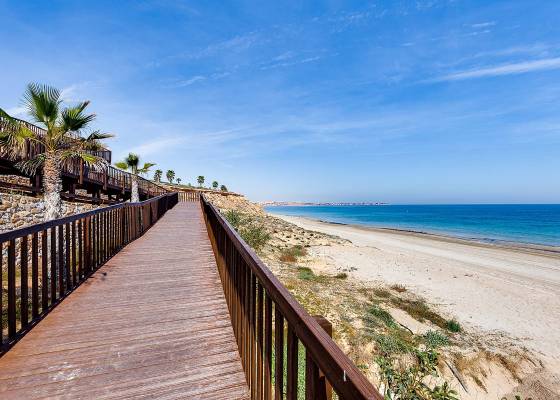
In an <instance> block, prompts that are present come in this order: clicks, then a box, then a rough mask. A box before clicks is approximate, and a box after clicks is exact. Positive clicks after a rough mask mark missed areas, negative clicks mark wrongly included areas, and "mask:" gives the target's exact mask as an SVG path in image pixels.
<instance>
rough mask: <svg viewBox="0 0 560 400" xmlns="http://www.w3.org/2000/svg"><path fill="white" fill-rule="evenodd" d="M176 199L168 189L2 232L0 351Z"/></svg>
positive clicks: (22, 333)
mask: <svg viewBox="0 0 560 400" xmlns="http://www.w3.org/2000/svg"><path fill="white" fill-rule="evenodd" d="M177 202H178V196H177V193H168V194H164V195H161V196H158V197H155V198H152V199H149V200H146V201H143V202H140V203H121V204H116V205H113V206H109V207H105V208H100V209H97V210H92V211H88V212H85V213H81V214H77V215H72V216H69V217H64V218H60V219H56V220H53V221H48V222H44V223H41V224H36V225H32V226H28V227H25V228H21V229H17V230H13V231H9V232H5V233H2V234H0V254H1V257H0V270H2V266H3V265H6V269H7V272H8V274H7V280H8V281H7V285H5V283H4V282H2V279H3V277H2V274H0V292H3V290H4V289H3V288H4V286H7V295H8V296H7V304H2V302H3V296H0V311H2V317H3V318H2V321H3V323H2V326H1V329H0V356H1V355H2V354H4V353H5V352H6V351H7V350H8V349H9V348H10V347H11V346H13V345H14V344H15V343H16V342H17V341H18V340H19V339H20V338H21V337H22V336H24V335H25V334H26V333H27V332H28V331H29V330H30V329H31V327H33V326H34V325H35V324H36V323H37V322H39V321H40V320H41V319H42V318H43V317H44V316H45V315H46V314H48V313H49V312H50V311H51V310H52V309H53V308H54V307H55V306H56V305H57V304H59V303H60V301H62V300H63V299H64V298H65V297H66V296H67V295H68V294H69V293H70V292H72V291H73V290H74V289H75V288H76V287H78V286H79V285H80V284H81V283H82V282H83V281H85V280H86V279H87V278H88V277H89V276H91V275H92V274H93V273H94V272H95V271H96V270H97V269H98V268H99V267H101V266H102V265H103V264H104V263H105V262H106V261H107V260H109V259H110V258H111V257H113V256H114V255H115V254H116V253H118V252H119V251H120V250H121V249H122V248H123V247H124V246H125V245H126V244H128V243H129V242H131V241H133V240H135V239H136V238H138V237H140V236H141V235H143V234H144V232H146V230H148V229H149V228H150V227H151V226H152V225H153V224H154V223H155V222H156V221H157V220H158V219H159V218H161V217H162V216H163V215H164V214H165V213H166V212H167V211H168V210H169V209H171V208H172V207H173V206H175V204H177ZM18 275H19V279H18ZM18 289H19V291H18ZM4 321H5V323H4ZM5 328H7V335H5V334H4V329H5Z"/></svg>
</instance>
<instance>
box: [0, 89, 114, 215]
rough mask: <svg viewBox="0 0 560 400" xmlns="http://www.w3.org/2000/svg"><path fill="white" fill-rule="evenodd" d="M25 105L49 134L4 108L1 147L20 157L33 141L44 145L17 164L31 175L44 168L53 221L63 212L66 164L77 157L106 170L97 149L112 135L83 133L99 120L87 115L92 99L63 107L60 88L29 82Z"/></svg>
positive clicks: (47, 206)
mask: <svg viewBox="0 0 560 400" xmlns="http://www.w3.org/2000/svg"><path fill="white" fill-rule="evenodd" d="M23 104H24V106H25V108H26V109H27V111H28V113H29V115H30V116H31V118H32V119H33V122H34V123H38V124H40V125H42V127H43V128H44V129H45V130H46V134H44V135H43V134H39V133H37V132H33V131H31V130H30V129H28V128H27V127H26V126H25V124H24V123H22V122H21V121H20V120H17V119H15V118H13V117H11V116H10V115H8V114H7V113H6V112H5V111H4V110H2V109H0V117H2V119H3V124H2V126H0V146H1V147H2V148H3V149H5V150H7V153H8V156H9V157H11V158H14V159H17V158H18V157H19V156H20V155H21V154H23V153H24V151H25V148H26V146H27V145H28V144H29V143H34V144H38V145H41V147H42V148H43V151H42V152H40V153H39V154H36V155H35V156H34V158H32V159H30V160H24V161H22V162H19V163H17V164H16V167H17V168H18V169H20V170H21V171H23V172H24V173H27V174H35V173H36V172H37V170H39V169H42V171H43V191H44V204H45V220H47V221H50V220H53V219H56V218H59V217H60V216H61V215H62V201H61V197H60V193H61V192H62V169H63V167H64V166H65V165H68V164H69V163H71V162H72V161H74V160H82V161H83V162H84V163H85V164H86V166H88V167H91V168H94V169H101V170H102V169H105V168H106V167H107V162H106V161H105V160H104V159H103V158H101V157H99V156H97V155H96V154H95V153H93V152H94V151H99V150H102V149H103V146H102V145H101V142H100V141H101V140H102V139H107V138H110V137H112V135H110V134H105V133H100V132H98V131H95V132H92V133H90V134H89V135H87V136H82V135H81V134H82V132H83V130H84V129H85V128H87V127H88V125H89V124H90V123H91V122H92V121H93V120H94V119H95V114H86V108H87V106H88V105H89V101H84V102H81V103H78V104H77V105H75V106H73V107H62V98H61V93H60V91H59V90H58V89H55V88H53V87H51V86H47V85H41V84H36V83H31V84H29V85H28V86H27V90H26V91H25V94H24V96H23ZM37 147H39V146H37Z"/></svg>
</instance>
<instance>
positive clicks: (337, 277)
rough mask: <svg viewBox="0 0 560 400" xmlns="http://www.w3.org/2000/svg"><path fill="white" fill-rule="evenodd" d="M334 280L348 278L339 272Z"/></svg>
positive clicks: (344, 273)
mask: <svg viewBox="0 0 560 400" xmlns="http://www.w3.org/2000/svg"><path fill="white" fill-rule="evenodd" d="M334 277H335V278H336V279H346V278H348V274H347V273H346V272H340V273H338V274H336V275H335V276H334Z"/></svg>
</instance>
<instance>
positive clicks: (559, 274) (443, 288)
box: [277, 215, 560, 370]
mask: <svg viewBox="0 0 560 400" xmlns="http://www.w3.org/2000/svg"><path fill="white" fill-rule="evenodd" d="M277 216H278V215H277ZM278 217H280V218H282V219H284V220H286V221H288V222H291V223H294V224H296V225H298V226H300V227H302V228H304V229H308V230H313V231H318V232H322V233H326V234H330V235H336V236H339V237H341V238H343V239H347V240H349V241H350V242H351V244H348V245H344V244H334V245H332V246H318V247H315V248H313V249H312V251H314V252H316V254H317V255H318V256H321V257H323V258H326V259H327V260H330V261H332V265H333V266H335V265H336V266H337V267H338V268H343V269H346V270H350V271H352V275H353V276H355V277H357V278H359V279H364V280H370V281H371V280H373V281H376V280H377V281H384V282H386V283H389V284H402V285H405V286H406V287H407V288H409V289H410V290H411V291H414V292H416V293H418V294H420V295H422V296H424V297H426V298H427V299H430V301H431V302H432V303H434V304H436V305H437V306H438V308H439V309H441V310H443V311H444V312H445V313H447V314H449V315H450V316H453V317H455V318H457V319H458V320H459V321H460V323H461V324H462V325H464V326H467V327H470V328H472V329H473V330H476V331H480V332H484V333H486V334H489V335H491V334H497V335H507V336H508V337H511V338H512V339H513V341H514V342H515V343H516V344H519V345H521V346H526V347H527V348H528V349H529V350H531V351H533V352H535V353H537V354H539V355H540V356H541V357H542V358H543V359H544V360H545V362H546V363H547V364H549V366H550V367H552V369H553V370H558V369H557V368H558V365H560V346H558V345H559V344H560V332H559V331H558V326H559V325H558V321H559V316H560V252H559V251H560V249H558V248H544V247H543V248H536V247H535V248H532V247H524V246H515V245H507V246H506V245H492V244H484V243H477V242H471V241H466V240H461V239H454V238H449V237H443V236H437V235H429V234H422V233H412V232H403V231H397V230H388V229H377V228H368V227H360V226H350V225H341V224H332V223H326V222H321V221H316V220H312V219H307V218H302V217H293V216H278Z"/></svg>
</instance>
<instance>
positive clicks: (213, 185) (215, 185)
mask: <svg viewBox="0 0 560 400" xmlns="http://www.w3.org/2000/svg"><path fill="white" fill-rule="evenodd" d="M212 187H213V188H214V190H218V181H214V182H212Z"/></svg>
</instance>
